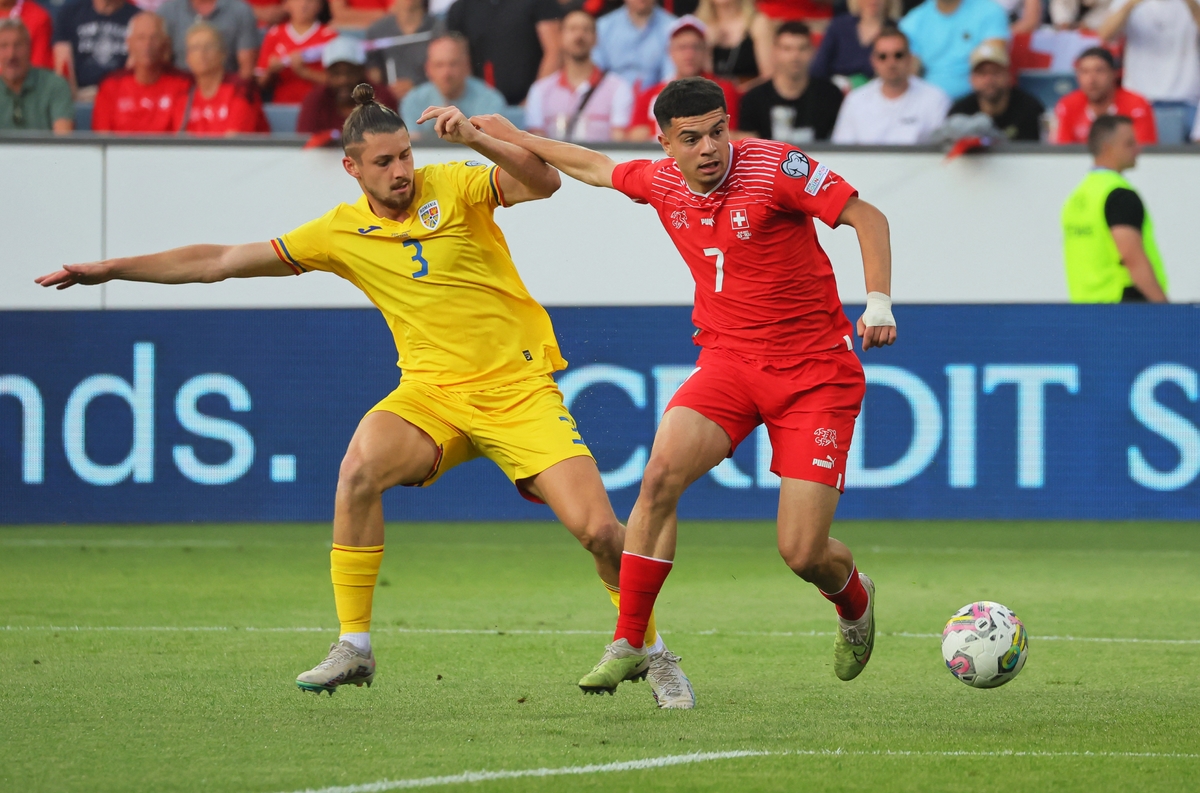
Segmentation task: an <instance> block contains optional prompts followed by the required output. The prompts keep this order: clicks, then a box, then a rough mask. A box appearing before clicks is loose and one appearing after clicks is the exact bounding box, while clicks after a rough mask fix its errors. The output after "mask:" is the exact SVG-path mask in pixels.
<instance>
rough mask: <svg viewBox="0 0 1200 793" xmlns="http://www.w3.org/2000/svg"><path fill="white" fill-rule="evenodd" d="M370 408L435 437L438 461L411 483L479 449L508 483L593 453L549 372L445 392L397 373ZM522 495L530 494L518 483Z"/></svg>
mask: <svg viewBox="0 0 1200 793" xmlns="http://www.w3.org/2000/svg"><path fill="white" fill-rule="evenodd" d="M377 410H385V411H387V412H388V413H394V414H396V415H397V416H399V417H400V418H402V419H404V420H405V421H407V422H409V423H410V424H413V425H415V426H417V427H418V428H420V429H421V430H423V431H424V432H425V433H426V434H427V435H429V437H430V438H432V439H433V442H434V443H435V444H437V447H438V462H437V464H436V465H435V466H434V469H433V471H432V472H430V474H429V476H428V477H427V478H426V479H425V480H424V481H423V482H417V483H415V485H416V486H419V487H425V486H427V485H431V484H433V483H434V482H435V481H437V479H438V478H439V477H440V476H441V475H442V474H443V473H445V472H446V471H449V470H450V469H451V468H453V467H454V466H456V465H459V464H460V463H465V462H467V461H468V460H471V459H474V458H476V457H481V456H482V457H487V458H488V459H489V460H491V461H492V462H494V463H495V464H496V465H498V466H500V470H502V471H504V474H505V476H507V477H508V478H509V479H510V480H512V482H513V483H514V484H517V483H519V482H520V481H521V480H522V479H529V478H530V477H533V476H537V475H538V474H540V473H541V472H542V471H545V470H546V469H547V468H549V467H550V466H552V465H555V464H556V463H561V462H562V461H563V460H567V459H570V458H572V457H591V456H592V453H591V451H589V450H588V447H587V445H586V444H585V443H584V442H583V438H582V437H580V435H579V430H578V429H577V428H576V426H575V419H573V418H571V414H570V413H568V412H567V408H566V406H565V405H564V404H563V395H562V392H561V391H559V390H558V384H557V383H555V382H554V378H553V377H551V376H550V375H548V374H545V375H539V376H538V377H531V378H529V379H528V380H521V381H518V382H516V383H512V384H511V385H505V386H500V387H498V388H489V389H487V390H484V391H458V390H454V391H450V390H447V389H444V388H439V387H438V386H434V385H428V384H427V383H417V382H405V381H404V380H401V381H400V385H399V386H397V388H396V390H395V391H393V392H392V393H390V394H388V395H387V396H386V397H385V398H384V399H383V400H382V401H381V402H380V403H379V404H378V405H376V406H375V407H373V408H371V410H370V411H369V412H370V413H374V412H375V411H377ZM518 489H520V487H519V485H518ZM521 495H523V496H525V497H526V498H529V497H530V496H529V494H528V493H526V492H525V491H524V490H521ZM534 500H536V499H534Z"/></svg>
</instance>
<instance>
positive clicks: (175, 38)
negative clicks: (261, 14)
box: [158, 0, 258, 80]
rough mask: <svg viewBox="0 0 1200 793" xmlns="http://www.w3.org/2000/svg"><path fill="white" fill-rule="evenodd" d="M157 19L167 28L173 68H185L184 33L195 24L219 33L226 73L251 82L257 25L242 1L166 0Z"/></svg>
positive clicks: (255, 57)
mask: <svg viewBox="0 0 1200 793" xmlns="http://www.w3.org/2000/svg"><path fill="white" fill-rule="evenodd" d="M158 15H159V16H161V17H162V18H163V22H165V23H166V26H167V35H168V36H170V37H171V48H172V50H173V51H174V53H175V68H177V69H186V68H187V32H188V30H189V29H190V28H191V27H192V25H194V24H196V23H197V22H207V23H208V24H210V25H212V26H213V27H214V28H216V29H217V30H219V31H220V32H221V38H223V39H224V40H225V49H226V51H227V52H228V53H229V54H228V56H227V57H226V59H225V70H226V71H230V72H237V75H238V76H239V77H241V78H242V79H243V80H252V79H254V65H255V62H256V61H257V57H258V22H257V21H256V20H255V19H254V12H253V11H251V10H250V6H249V5H247V4H246V2H245V0H166V2H164V3H163V4H162V6H160V7H159V9H158Z"/></svg>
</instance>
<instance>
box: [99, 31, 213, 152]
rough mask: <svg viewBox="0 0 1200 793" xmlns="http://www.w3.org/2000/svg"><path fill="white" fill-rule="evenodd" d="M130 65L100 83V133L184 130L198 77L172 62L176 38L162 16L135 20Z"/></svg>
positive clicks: (130, 37) (129, 41) (129, 42)
mask: <svg viewBox="0 0 1200 793" xmlns="http://www.w3.org/2000/svg"><path fill="white" fill-rule="evenodd" d="M125 41H126V45H127V47H128V49H129V66H130V68H128V69H122V70H121V71H118V72H113V73H112V74H110V75H109V76H108V77H105V78H104V81H103V82H101V83H100V90H99V91H98V92H97V93H96V102H95V105H94V106H93V107H92V130H93V131H95V132H157V133H171V132H178V131H179V128H180V126H181V125H182V121H183V119H182V118H181V114H182V112H183V107H184V105H185V104H186V103H187V97H188V91H189V90H190V89H191V87H192V80H191V78H190V77H188V76H187V75H186V74H184V73H183V72H179V71H176V70H175V69H173V68H171V67H169V66H168V65H167V61H166V59H165V57H164V56H165V55H166V54H167V53H168V52H169V46H170V39H168V38H167V29H166V27H165V26H164V25H163V21H162V18H161V17H159V16H157V15H156V14H151V13H149V12H145V11H144V12H142V13H140V14H138V15H137V16H135V17H134V18H133V19H131V20H129V33H128V34H127V38H126V40H125Z"/></svg>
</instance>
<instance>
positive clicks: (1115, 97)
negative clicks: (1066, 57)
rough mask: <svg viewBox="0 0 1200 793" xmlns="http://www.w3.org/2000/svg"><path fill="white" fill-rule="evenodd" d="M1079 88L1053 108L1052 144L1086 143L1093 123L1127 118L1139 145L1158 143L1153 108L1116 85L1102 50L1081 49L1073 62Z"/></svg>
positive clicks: (1110, 62) (1112, 67)
mask: <svg viewBox="0 0 1200 793" xmlns="http://www.w3.org/2000/svg"><path fill="white" fill-rule="evenodd" d="M1075 79H1076V80H1077V81H1078V82H1079V88H1078V89H1077V90H1075V91H1072V92H1071V93H1069V94H1067V95H1066V96H1064V97H1063V98H1062V99H1060V100H1058V105H1057V106H1055V108H1054V116H1055V120H1056V121H1057V131H1056V132H1055V133H1054V142H1055V143H1087V140H1088V132H1089V131H1090V130H1091V128H1092V122H1093V121H1095V120H1096V119H1097V118H1099V117H1100V116H1129V117H1130V118H1131V119H1133V133H1134V136H1135V137H1136V138H1137V141H1138V143H1141V144H1142V145H1144V146H1145V145H1149V144H1153V143H1158V130H1157V128H1156V127H1155V125H1154V109H1153V108H1152V107H1151V106H1150V103H1149V102H1147V101H1146V100H1145V99H1143V98H1142V97H1141V96H1139V95H1137V94H1135V93H1134V92H1133V91H1126V90H1125V89H1124V88H1119V87H1118V86H1117V67H1116V61H1115V60H1113V55H1112V53H1111V52H1109V51H1108V50H1106V49H1104V48H1103V47H1092V48H1090V49H1087V50H1084V51H1083V54H1082V55H1080V56H1079V57H1078V58H1077V59H1076V60H1075Z"/></svg>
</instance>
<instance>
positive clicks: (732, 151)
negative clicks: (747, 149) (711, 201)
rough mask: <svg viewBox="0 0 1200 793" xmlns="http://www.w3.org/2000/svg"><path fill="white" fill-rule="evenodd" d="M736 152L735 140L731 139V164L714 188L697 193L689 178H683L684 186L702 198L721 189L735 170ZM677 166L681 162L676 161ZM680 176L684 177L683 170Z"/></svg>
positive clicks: (727, 166) (726, 167)
mask: <svg viewBox="0 0 1200 793" xmlns="http://www.w3.org/2000/svg"><path fill="white" fill-rule="evenodd" d="M735 153H736V152H735V151H734V148H733V141H729V165H726V166H725V175H724V176H722V177H721V181H719V182H717V185H716V187H714V188H713V189H712V190H709V191H708V192H707V193H697V192H696V191H695V190H693V189H692V186H691V185H690V184H688V183H687V179H683V186H684V187H686V188H687V189H688V192H689V193H691V194H692V195H694V196H699V197H700V198H708V197H709V196H711V195H712V194H713V193H715V192H717V191H718V190H720V189H721V187H722V186H724V184H725V180H726V179H728V178H729V174H730V173H731V172H732V171H733V156H734V154H735ZM675 167H676V168H678V167H679V163H676V164H675ZM679 176H680V178H683V172H682V171H681V172H680V174H679Z"/></svg>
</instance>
